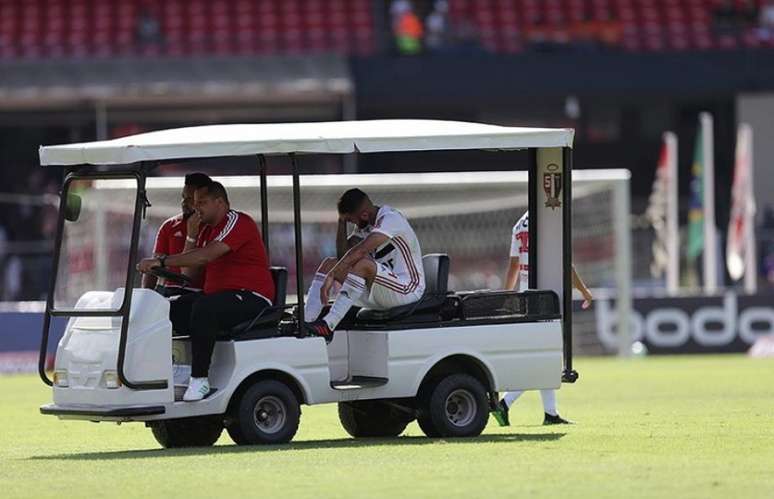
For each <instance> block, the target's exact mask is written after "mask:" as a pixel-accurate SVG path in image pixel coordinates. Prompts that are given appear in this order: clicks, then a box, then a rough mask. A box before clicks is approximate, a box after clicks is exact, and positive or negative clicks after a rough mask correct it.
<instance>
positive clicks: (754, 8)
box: [738, 0, 759, 28]
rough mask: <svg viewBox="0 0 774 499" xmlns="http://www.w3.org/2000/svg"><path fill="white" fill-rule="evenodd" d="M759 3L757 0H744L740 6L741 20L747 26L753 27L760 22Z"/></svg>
mask: <svg viewBox="0 0 774 499" xmlns="http://www.w3.org/2000/svg"><path fill="white" fill-rule="evenodd" d="M758 16H759V13H758V5H757V4H756V2H755V0H744V2H743V3H742V6H741V7H739V16H738V18H739V21H740V22H741V23H742V24H743V25H744V26H745V27H748V28H749V27H753V26H755V25H756V24H757V23H758Z"/></svg>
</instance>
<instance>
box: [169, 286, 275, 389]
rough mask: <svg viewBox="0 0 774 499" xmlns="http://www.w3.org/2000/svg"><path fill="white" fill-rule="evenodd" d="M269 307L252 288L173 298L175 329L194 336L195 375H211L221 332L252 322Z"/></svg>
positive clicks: (193, 374)
mask: <svg viewBox="0 0 774 499" xmlns="http://www.w3.org/2000/svg"><path fill="white" fill-rule="evenodd" d="M268 306H269V303H268V302H267V301H266V300H264V299H263V298H261V297H259V296H256V295H254V294H253V293H251V292H250V291H221V292H219V293H213V294H209V295H205V294H202V293H191V294H187V295H183V296H181V297H180V298H178V299H176V300H174V301H172V302H171V303H170V308H169V318H170V320H171V321H172V328H173V329H174V330H175V332H176V333H177V334H190V335H191V356H192V361H191V376H192V377H194V378H205V377H207V373H208V371H209V370H210V360H211V359H212V351H213V350H214V349H215V338H216V337H217V335H218V333H219V332H221V331H223V330H224V329H229V328H231V327H233V326H236V325H237V324H239V323H241V322H245V321H249V320H250V319H252V318H254V317H255V316H256V315H258V314H259V313H260V312H261V310H263V309H264V308H266V307H268Z"/></svg>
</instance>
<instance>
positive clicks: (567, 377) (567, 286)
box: [562, 147, 578, 383]
mask: <svg viewBox="0 0 774 499" xmlns="http://www.w3.org/2000/svg"><path fill="white" fill-rule="evenodd" d="M562 162H563V163H564V164H563V167H564V168H563V169H564V175H563V177H562V181H563V183H564V186H563V189H562V191H563V196H562V197H563V198H564V199H563V200H562V201H563V203H562V205H563V208H562V249H563V251H562V253H563V261H562V267H563V279H564V295H563V296H562V298H563V303H562V317H564V322H563V324H562V326H563V327H562V335H563V339H564V372H563V373H562V381H563V382H565V383H575V381H577V380H578V373H577V371H575V370H574V369H573V368H572V149H571V148H569V147H565V148H563V149H562Z"/></svg>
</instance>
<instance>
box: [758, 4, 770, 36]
mask: <svg viewBox="0 0 774 499" xmlns="http://www.w3.org/2000/svg"><path fill="white" fill-rule="evenodd" d="M757 31H758V37H759V38H761V39H762V40H771V39H774V0H769V1H768V2H767V3H766V5H764V6H763V7H761V12H760V15H759V17H758V30H757Z"/></svg>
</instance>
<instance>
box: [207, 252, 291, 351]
mask: <svg viewBox="0 0 774 499" xmlns="http://www.w3.org/2000/svg"><path fill="white" fill-rule="evenodd" d="M269 270H270V271H271V277H272V279H273V280H274V303H273V304H272V306H271V307H270V308H267V309H265V310H264V311H263V312H262V314H261V316H260V317H259V318H258V319H257V320H255V321H253V320H249V321H245V322H242V323H240V324H237V325H236V326H234V327H232V328H231V329H229V330H227V331H224V332H223V334H221V335H219V336H221V337H227V338H228V337H233V336H235V335H238V334H241V333H244V332H247V330H248V329H249V330H253V329H258V328H267V327H274V326H276V325H277V324H279V321H280V320H281V319H282V312H283V307H284V306H285V300H286V298H287V291H288V269H286V268H285V267H270V268H269ZM251 323H252V325H251Z"/></svg>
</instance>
